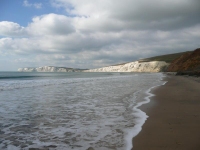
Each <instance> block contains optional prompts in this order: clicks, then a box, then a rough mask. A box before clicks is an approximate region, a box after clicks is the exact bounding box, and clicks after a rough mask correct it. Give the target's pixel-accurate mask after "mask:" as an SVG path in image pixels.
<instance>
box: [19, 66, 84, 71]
mask: <svg viewBox="0 0 200 150" xmlns="http://www.w3.org/2000/svg"><path fill="white" fill-rule="evenodd" d="M18 71H19V72H81V71H82V70H81V69H73V68H66V67H53V66H43V67H38V68H19V69H18Z"/></svg>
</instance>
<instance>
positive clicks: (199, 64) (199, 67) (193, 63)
mask: <svg viewBox="0 0 200 150" xmlns="http://www.w3.org/2000/svg"><path fill="white" fill-rule="evenodd" d="M167 71H169V72H180V71H182V72H183V71H190V72H191V71H200V48H198V49H196V50H195V51H193V52H188V53H185V54H183V55H182V56H181V57H179V58H177V59H175V60H174V61H173V62H172V63H171V64H170V66H169V67H168V69H167Z"/></svg>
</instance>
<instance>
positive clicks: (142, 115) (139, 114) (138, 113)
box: [126, 73, 167, 150]
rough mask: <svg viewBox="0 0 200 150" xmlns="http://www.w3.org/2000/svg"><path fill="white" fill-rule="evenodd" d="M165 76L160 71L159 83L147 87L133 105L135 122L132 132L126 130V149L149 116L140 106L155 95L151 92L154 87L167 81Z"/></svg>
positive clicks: (147, 102) (129, 146)
mask: <svg viewBox="0 0 200 150" xmlns="http://www.w3.org/2000/svg"><path fill="white" fill-rule="evenodd" d="M165 78H166V75H165V74H163V73H162V77H161V78H160V79H159V82H160V83H159V84H157V85H154V86H152V87H150V88H149V89H147V90H146V91H145V95H144V97H142V98H143V99H144V100H143V101H141V102H139V103H137V105H135V106H134V107H133V110H134V116H135V117H136V118H137V120H136V122H135V125H134V127H133V129H132V130H131V131H132V132H128V134H127V136H126V141H127V144H126V145H127V146H126V149H127V150H130V149H131V148H132V147H133V142H132V139H133V138H135V137H136V136H137V135H138V134H139V133H140V132H141V130H142V126H143V125H144V124H145V122H146V120H147V119H148V117H149V116H148V115H147V113H146V112H145V111H143V110H142V109H140V108H141V107H143V106H145V104H149V103H150V102H151V97H153V96H155V94H154V93H153V92H152V91H153V90H154V89H156V88H159V87H160V86H163V85H165V84H166V83H167V81H165V80H164V79H165ZM135 94H136V93H135Z"/></svg>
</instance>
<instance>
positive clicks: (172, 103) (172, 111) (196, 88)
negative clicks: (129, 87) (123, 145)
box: [133, 75, 200, 150]
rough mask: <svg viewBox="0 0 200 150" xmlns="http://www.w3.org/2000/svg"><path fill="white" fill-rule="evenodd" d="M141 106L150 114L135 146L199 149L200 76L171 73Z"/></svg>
mask: <svg viewBox="0 0 200 150" xmlns="http://www.w3.org/2000/svg"><path fill="white" fill-rule="evenodd" d="M165 80H167V81H168V82H167V83H166V84H165V85H164V86H161V87H159V88H157V89H155V90H154V91H153V93H154V94H156V96H154V97H152V98H151V102H150V103H149V104H146V105H143V106H142V107H140V108H141V109H142V110H143V111H144V112H146V113H147V115H148V116H149V118H148V119H147V120H146V122H145V124H144V125H143V127H142V131H141V132H140V133H139V134H138V135H137V136H136V137H135V138H133V150H200V78H195V77H184V76H173V75H168V76H167V77H166V79H165Z"/></svg>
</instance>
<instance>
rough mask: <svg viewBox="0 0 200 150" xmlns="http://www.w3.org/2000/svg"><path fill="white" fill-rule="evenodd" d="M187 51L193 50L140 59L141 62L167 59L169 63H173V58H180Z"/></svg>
mask: <svg viewBox="0 0 200 150" xmlns="http://www.w3.org/2000/svg"><path fill="white" fill-rule="evenodd" d="M185 53H191V52H190V51H188V52H181V53H175V54H168V55H161V56H155V57H150V58H145V59H141V60H139V62H150V61H165V62H167V63H171V62H172V61H173V60H175V59H177V58H179V57H180V56H181V55H183V54H185Z"/></svg>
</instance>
